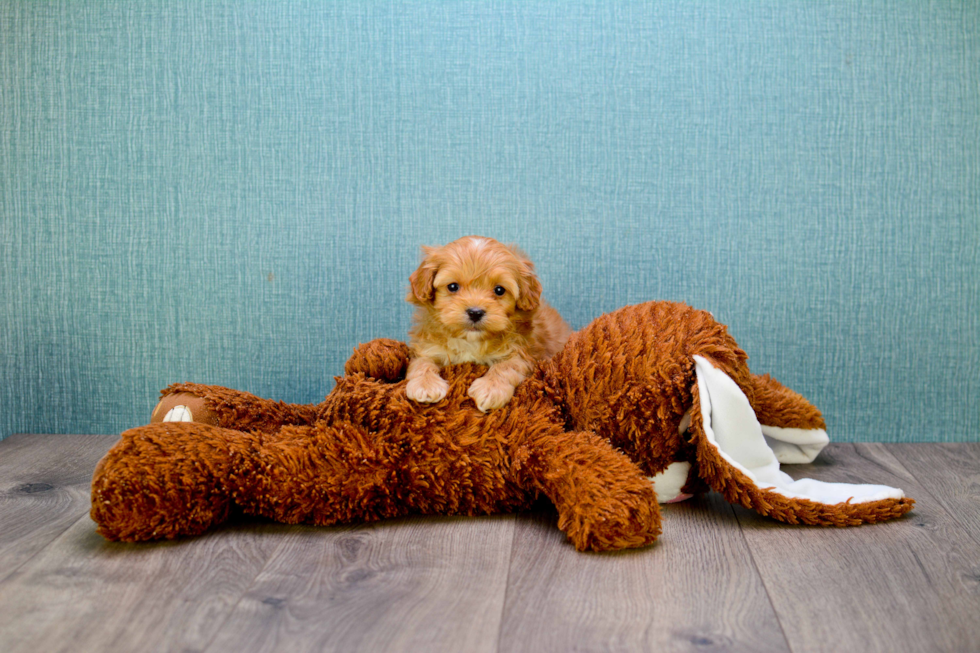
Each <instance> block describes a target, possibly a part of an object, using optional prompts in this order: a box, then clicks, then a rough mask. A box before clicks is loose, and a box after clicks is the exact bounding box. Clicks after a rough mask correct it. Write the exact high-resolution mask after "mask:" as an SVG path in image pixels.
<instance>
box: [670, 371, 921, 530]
mask: <svg viewBox="0 0 980 653" xmlns="http://www.w3.org/2000/svg"><path fill="white" fill-rule="evenodd" d="M695 361H696V371H697V384H696V385H695V387H694V408H695V409H694V412H693V413H692V423H691V429H690V431H689V432H690V433H691V435H692V438H693V442H694V444H695V446H696V447H697V462H698V468H699V473H700V475H701V477H702V478H703V479H704V480H705V481H706V482H707V483H708V485H709V486H711V488H712V489H714V490H716V491H718V492H720V493H721V494H723V495H724V496H725V498H726V499H727V500H728V501H729V502H731V503H741V504H742V505H744V506H746V507H747V508H752V509H754V510H756V511H757V512H759V513H761V514H763V515H768V516H770V517H773V518H775V519H778V520H780V521H785V522H789V523H793V524H796V523H805V524H813V525H834V526H852V525H857V524H862V523H871V522H877V521H884V520H887V519H892V518H895V517H898V516H900V515H903V514H905V513H906V512H908V511H909V510H911V509H912V505H913V504H914V501H913V500H912V499H908V498H905V495H904V493H903V492H902V491H901V490H898V489H896V488H890V487H886V486H882V485H853V484H848V483H823V482H820V481H815V480H811V479H802V480H798V481H795V480H793V479H792V478H791V477H790V476H789V475H787V474H785V473H784V472H781V471H780V470H779V461H778V460H777V458H776V455H775V453H774V452H773V451H772V449H770V448H769V446H768V445H767V443H766V440H765V437H764V436H763V433H762V428H761V426H760V425H759V422H758V420H757V418H756V415H755V411H754V410H753V409H752V406H751V405H750V404H749V401H748V398H747V397H746V395H745V394H744V393H743V392H742V391H741V389H740V388H739V386H738V385H736V383H735V382H734V381H733V380H732V379H731V378H730V377H729V376H728V375H727V374H725V372H723V371H721V370H719V369H717V368H715V367H713V366H712V365H711V364H710V363H709V362H708V361H707V360H706V359H704V358H702V357H700V356H695Z"/></svg>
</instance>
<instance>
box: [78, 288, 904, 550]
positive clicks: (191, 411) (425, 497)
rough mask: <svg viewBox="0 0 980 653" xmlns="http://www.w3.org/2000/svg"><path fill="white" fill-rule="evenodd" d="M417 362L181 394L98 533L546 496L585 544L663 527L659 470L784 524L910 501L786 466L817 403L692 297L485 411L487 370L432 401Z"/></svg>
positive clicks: (809, 430)
mask: <svg viewBox="0 0 980 653" xmlns="http://www.w3.org/2000/svg"><path fill="white" fill-rule="evenodd" d="M408 357H409V351H408V348H407V347H406V346H405V345H404V344H403V343H400V342H396V341H392V340H375V341H372V342H369V343H367V344H365V345H361V346H360V347H358V348H357V349H356V350H355V352H354V355H353V356H352V357H351V359H350V360H349V361H348V362H347V365H346V368H345V376H343V377H340V378H338V379H337V385H336V387H335V388H334V390H333V391H332V392H331V393H330V395H329V396H327V398H326V399H325V400H324V401H323V402H322V403H320V404H319V405H297V404H285V403H282V402H274V401H270V400H266V399H260V398H258V397H255V396H254V395H250V394H248V393H245V392H238V391H234V390H229V389H227V388H221V387H218V386H206V385H198V384H191V383H185V384H177V385H173V386H171V387H169V388H167V389H166V390H164V392H163V393H162V394H163V398H162V400H161V402H160V404H159V405H158V406H157V408H156V410H155V411H154V414H153V417H152V422H151V423H150V424H149V425H147V426H143V427H139V428H135V429H131V430H129V431H126V432H125V433H123V434H122V436H121V440H120V442H119V443H117V444H116V445H115V446H114V447H113V448H112V449H111V450H110V451H109V452H108V453H107V454H106V456H105V457H104V458H103V459H102V460H101V461H100V462H99V464H98V466H97V468H96V470H95V475H94V478H93V479H92V511H91V514H92V519H93V520H95V522H96V523H97V524H98V530H99V532H100V533H101V534H102V535H104V536H105V537H106V538H108V539H110V540H122V541H129V542H134V541H144V540H154V539H161V538H168V539H169V538H175V537H180V536H185V535H196V534H199V533H202V532H204V531H205V530H207V529H208V528H211V527H213V526H215V525H216V524H219V523H221V522H222V521H224V520H225V519H226V518H227V517H228V516H229V514H230V513H231V512H232V511H241V512H244V513H245V514H249V515H261V516H265V517H269V518H272V519H274V520H277V521H280V522H286V523H312V524H319V525H329V524H338V523H353V522H365V521H372V520H378V519H385V518H390V517H397V516H403V515H410V514H439V515H481V514H491V513H500V512H511V511H516V510H520V509H523V508H527V507H529V506H530V505H531V504H532V503H533V502H534V500H535V499H536V498H537V497H539V496H541V495H543V496H545V497H547V498H548V499H549V500H550V501H551V502H552V503H553V504H554V505H555V507H556V508H557V510H558V514H559V521H558V526H559V528H561V529H562V530H563V531H564V532H565V533H566V534H567V535H568V537H569V539H570V540H571V541H572V543H573V544H574V545H575V547H576V548H577V549H579V550H607V549H619V548H626V547H637V546H642V545H645V544H649V543H651V542H653V541H654V540H655V539H656V538H657V536H658V535H659V533H660V526H661V525H660V513H659V508H658V505H657V495H656V493H655V490H654V487H655V483H656V487H657V488H662V487H663V488H665V489H663V490H662V491H661V494H664V493H667V494H669V495H670V496H667V497H664V496H662V497H661V500H665V499H674V498H683V497H684V496H686V495H687V494H689V493H692V492H698V491H703V490H705V489H707V488H711V489H713V490H716V491H718V492H720V493H721V494H723V495H724V497H725V498H726V499H727V500H728V501H730V502H738V503H741V504H743V505H745V506H747V507H749V508H752V509H754V510H756V511H758V512H760V513H762V514H764V515H769V516H771V517H774V518H776V519H778V520H781V521H785V522H789V523H806V524H821V525H836V526H844V525H855V524H860V523H870V522H876V521H882V520H886V519H891V518H894V517H898V516H900V515H902V514H904V513H906V512H908V511H909V510H910V509H911V508H912V504H913V503H914V502H913V501H912V500H911V499H907V498H905V497H904V495H903V494H902V492H901V491H900V490H896V489H893V488H887V487H883V486H869V485H848V484H837V483H819V482H817V481H812V480H801V481H793V480H792V479H791V478H790V477H789V476H787V475H786V474H784V473H783V472H781V471H779V462H780V461H782V462H803V461H806V460H812V459H813V457H814V456H815V455H816V453H817V452H819V450H820V449H821V448H822V446H823V445H824V444H826V434H825V433H824V431H823V429H824V424H823V420H822V418H821V417H820V413H819V412H818V411H817V410H816V409H815V408H814V407H813V406H812V405H810V404H809V403H808V402H807V401H806V400H805V399H804V398H803V397H801V396H800V395H798V394H796V393H794V392H792V391H791V390H788V389H787V388H785V387H783V386H782V385H780V384H779V383H778V382H776V381H775V380H773V379H771V378H769V377H768V376H756V375H753V374H751V373H750V372H749V370H748V367H747V365H746V360H747V356H746V355H745V353H744V352H743V351H742V350H741V349H739V347H738V346H737V345H736V343H735V341H734V340H733V339H732V338H731V336H729V335H728V332H727V330H726V328H725V327H724V326H722V325H720V324H718V323H717V322H715V320H714V319H713V318H712V317H711V315H710V314H708V313H706V312H703V311H696V310H694V309H691V308H689V307H687V306H685V305H683V304H675V303H669V302H651V303H647V304H642V305H638V306H630V307H626V308H623V309H620V310H619V311H616V312H614V313H610V314H608V315H604V316H602V317H600V318H598V319H596V320H595V321H594V322H593V323H592V324H591V325H589V326H588V327H586V328H585V329H583V330H582V331H580V332H578V333H577V334H575V335H573V336H572V338H571V339H570V340H569V342H568V344H567V345H566V346H565V348H564V349H563V350H562V351H561V352H559V353H558V354H556V355H555V356H554V357H553V358H552V359H550V360H548V361H544V362H541V363H539V364H538V366H537V368H536V370H535V372H534V374H533V375H532V376H531V377H529V378H528V379H527V380H526V381H525V382H524V383H523V384H521V386H519V388H518V389H517V392H516V393H515V395H514V398H513V399H512V400H511V402H510V403H509V404H508V405H507V406H505V407H504V408H501V409H499V410H496V411H492V412H490V413H487V414H484V413H482V412H480V411H479V410H478V409H477V408H476V406H475V405H474V404H473V401H472V399H470V398H469V397H468V396H467V388H468V387H469V385H470V383H471V382H472V381H473V380H474V379H475V378H476V377H478V376H480V375H481V374H482V373H483V372H484V371H485V368H482V367H480V366H476V365H472V364H467V365H459V366H454V367H449V368H446V369H445V370H443V375H444V376H445V378H446V380H447V381H448V382H449V383H450V386H451V389H450V392H449V394H448V396H447V397H446V398H445V399H444V400H443V401H441V402H439V403H437V404H418V403H415V402H413V401H411V400H409V399H407V398H406V396H405V382H404V380H403V379H404V373H405V369H406V366H407V362H408ZM171 420H177V421H171ZM180 420H184V421H180ZM188 420H192V421H188ZM678 469H679V470H680V472H681V474H682V476H683V478H682V479H681V481H680V482H678V481H677V480H676V479H675V480H674V481H672V483H673V487H672V488H669V489H666V486H668V485H670V483H671V481H670V480H669V479H665V474H669V472H671V470H674V471H675V476H676V471H677V470H678ZM651 477H652V478H651ZM651 481H654V482H651ZM682 486H683V487H682Z"/></svg>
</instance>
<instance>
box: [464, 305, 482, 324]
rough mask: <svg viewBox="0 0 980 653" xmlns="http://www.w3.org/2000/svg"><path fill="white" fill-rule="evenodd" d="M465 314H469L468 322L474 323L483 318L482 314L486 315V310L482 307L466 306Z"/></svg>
mask: <svg viewBox="0 0 980 653" xmlns="http://www.w3.org/2000/svg"><path fill="white" fill-rule="evenodd" d="M466 314H467V315H468V316H469V318H470V322H472V323H473V324H476V323H477V322H479V321H480V320H482V319H483V316H484V315H486V314H487V312H486V311H485V310H483V309H482V308H468V309H466Z"/></svg>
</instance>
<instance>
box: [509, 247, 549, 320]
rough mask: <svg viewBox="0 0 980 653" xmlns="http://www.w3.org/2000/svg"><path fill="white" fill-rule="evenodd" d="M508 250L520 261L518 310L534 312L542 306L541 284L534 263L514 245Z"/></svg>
mask: <svg viewBox="0 0 980 653" xmlns="http://www.w3.org/2000/svg"><path fill="white" fill-rule="evenodd" d="M507 248H508V249H509V250H510V251H511V253H513V254H514V256H516V257H517V260H518V261H520V268H519V270H518V273H517V290H518V296H517V308H518V309H520V310H522V311H533V310H534V309H536V308H537V307H538V306H540V305H541V282H540V281H539V280H538V275H537V274H536V273H535V272H534V263H532V262H531V259H529V258H528V257H527V254H525V253H524V252H522V251H521V250H519V249H517V247H515V246H514V245H508V246H507Z"/></svg>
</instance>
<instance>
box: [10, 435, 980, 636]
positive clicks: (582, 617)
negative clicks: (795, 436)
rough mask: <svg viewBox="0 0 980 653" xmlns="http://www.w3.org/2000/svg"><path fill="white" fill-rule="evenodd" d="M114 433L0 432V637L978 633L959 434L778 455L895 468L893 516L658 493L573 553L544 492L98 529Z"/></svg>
mask: <svg viewBox="0 0 980 653" xmlns="http://www.w3.org/2000/svg"><path fill="white" fill-rule="evenodd" d="M114 441H115V437H107V436H56V435H32V436H31V435H18V436H13V437H11V438H8V439H7V440H5V441H3V442H0V651H3V652H4V653H13V652H15V651H30V652H32V653H34V652H37V651H43V652H48V651H73V652H74V651H157V650H168V651H170V650H172V651H234V652H236V653H238V652H243V651H334V650H335V651H426V652H428V651H466V652H468V651H535V652H539V651H643V650H648V651H860V652H865V651H888V652H890V653H892V652H896V651H958V652H962V651H980V444H974V443H971V444H900V445H844V444H841V445H831V446H830V447H829V448H828V450H827V451H825V452H824V453H823V454H822V455H821V457H820V458H819V459H818V461H817V462H816V463H815V464H813V465H806V466H799V467H795V468H793V467H789V468H787V471H790V472H791V473H793V475H794V476H810V477H814V478H820V479H823V480H838V481H851V482H875V483H883V484H889V485H893V486H898V487H901V488H903V489H904V490H905V491H906V493H907V494H909V495H910V496H912V497H914V498H915V499H916V501H917V504H916V509H915V510H914V511H913V512H912V513H910V514H909V515H907V516H906V517H905V518H903V519H901V520H899V521H897V522H892V523H888V524H879V525H875V526H864V527H860V528H850V529H822V528H811V527H794V526H787V525H783V524H779V523H776V522H773V521H771V520H768V519H764V518H760V517H757V516H756V515H754V514H753V513H750V512H748V511H746V510H744V509H742V508H732V507H730V506H729V505H728V504H726V503H725V502H724V501H722V500H720V498H719V497H718V496H717V495H709V496H706V497H702V498H699V499H696V500H692V501H688V502H686V503H683V504H678V505H674V506H666V507H664V533H663V535H662V537H661V540H660V542H659V543H658V544H656V545H654V546H652V547H649V548H647V549H643V550H639V551H627V552H621V553H614V554H582V553H576V552H575V550H574V549H573V548H572V547H571V546H570V545H568V544H567V543H566V542H565V538H564V536H563V535H562V534H561V533H560V532H559V531H558V529H557V528H556V526H555V516H554V514H553V513H552V512H551V511H550V509H542V510H541V511H539V512H534V513H527V514H520V515H502V516H498V517H490V518H480V519H465V518H459V519H457V518H435V519H433V518H419V519H407V520H401V521H395V522H385V523H382V524H375V525H370V526H364V527H353V528H312V527H295V526H283V525H278V524H270V523H256V522H250V523H237V524H233V525H229V526H227V527H224V528H222V529H220V530H218V531H215V532H213V533H211V534H209V535H207V536H204V537H200V538H196V539H188V540H183V541H179V542H167V543H157V544H140V545H132V544H130V545H124V544H112V543H109V542H106V541H105V540H104V539H102V537H100V536H99V535H98V534H96V533H95V526H94V524H93V523H92V521H91V520H90V519H89V517H88V509H89V485H88V484H89V480H90V478H91V475H92V470H93V468H94V467H95V463H96V461H97V460H98V459H99V457H100V456H101V455H102V454H103V453H104V452H105V451H106V450H107V449H108V448H109V447H110V446H111V445H112V444H113V442H114Z"/></svg>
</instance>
